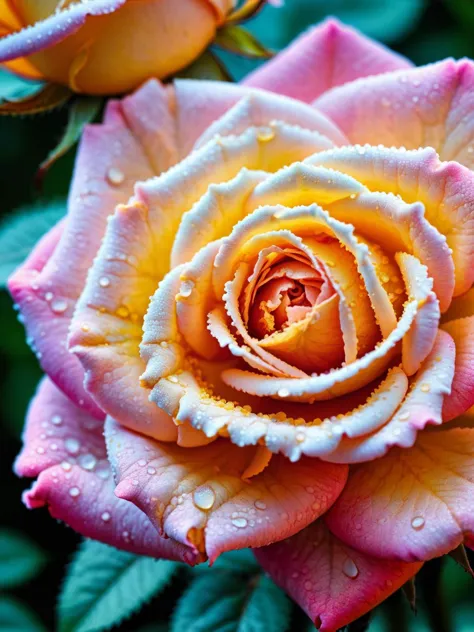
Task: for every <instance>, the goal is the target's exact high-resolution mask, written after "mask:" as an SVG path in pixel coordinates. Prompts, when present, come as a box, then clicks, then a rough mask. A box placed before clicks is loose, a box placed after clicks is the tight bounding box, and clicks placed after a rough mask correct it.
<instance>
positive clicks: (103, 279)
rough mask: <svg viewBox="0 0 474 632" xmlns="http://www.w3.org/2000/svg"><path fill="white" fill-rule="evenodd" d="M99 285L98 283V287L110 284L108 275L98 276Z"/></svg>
mask: <svg viewBox="0 0 474 632" xmlns="http://www.w3.org/2000/svg"><path fill="white" fill-rule="evenodd" d="M99 285H100V287H109V285H110V279H109V277H106V276H103V277H100V279H99Z"/></svg>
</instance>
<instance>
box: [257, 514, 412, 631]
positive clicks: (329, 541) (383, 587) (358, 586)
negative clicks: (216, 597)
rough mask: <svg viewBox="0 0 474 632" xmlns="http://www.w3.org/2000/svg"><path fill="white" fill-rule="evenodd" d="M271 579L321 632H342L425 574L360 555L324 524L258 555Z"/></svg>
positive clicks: (313, 526)
mask: <svg viewBox="0 0 474 632" xmlns="http://www.w3.org/2000/svg"><path fill="white" fill-rule="evenodd" d="M255 555H256V557H257V560H258V561H259V562H260V564H261V565H262V566H263V568H264V570H265V571H266V572H267V573H269V574H270V576H271V578H272V579H273V580H274V581H275V582H276V583H277V584H278V585H279V586H281V587H282V588H283V590H285V591H286V592H287V593H288V594H289V595H290V597H292V599H294V600H295V601H296V602H297V603H298V604H299V605H300V606H301V608H303V610H304V611H305V612H306V614H307V615H308V616H309V617H310V618H311V619H312V621H313V622H314V624H315V625H316V627H317V628H318V629H319V630H320V632H336V630H339V629H340V628H343V627H344V626H345V625H347V624H348V623H351V622H352V621H354V620H355V619H357V618H358V617H361V616H362V615H363V614H365V613H366V612H369V611H370V610H372V608H374V607H375V606H377V605H378V604H379V603H381V602H382V601H384V599H386V598H387V597H388V596H389V595H391V594H392V593H394V592H395V591H396V590H397V589H398V588H400V587H401V586H402V585H403V584H404V583H405V582H407V581H408V580H409V579H410V578H411V577H413V576H414V575H415V574H416V573H417V572H418V570H419V569H420V568H421V564H416V563H412V564H405V563H403V562H395V561H391V560H380V559H376V558H373V557H369V556H368V555H365V554H364V553H361V552H360V551H356V550H354V549H352V548H350V547H349V546H347V545H346V544H344V543H343V542H341V541H340V540H338V539H337V538H336V537H335V536H334V535H333V534H332V533H330V532H329V530H328V529H327V527H326V526H325V524H324V522H323V521H322V520H319V521H318V522H315V523H314V524H312V525H310V526H309V527H307V528H306V529H304V530H303V531H300V533H298V534H297V535H295V536H293V537H292V538H289V539H287V540H284V541H283V542H277V543H276V544H272V545H270V546H266V547H264V548H261V549H257V550H256V551H255Z"/></svg>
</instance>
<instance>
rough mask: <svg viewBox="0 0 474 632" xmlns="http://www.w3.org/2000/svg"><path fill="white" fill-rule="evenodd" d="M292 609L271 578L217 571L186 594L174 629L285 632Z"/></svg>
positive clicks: (195, 582)
mask: <svg viewBox="0 0 474 632" xmlns="http://www.w3.org/2000/svg"><path fill="white" fill-rule="evenodd" d="M290 613H291V604H290V602H289V600H288V599H287V597H286V596H285V594H284V593H283V592H282V591H281V590H280V589H279V588H277V586H275V584H274V583H273V582H272V581H271V580H270V579H269V578H267V577H264V576H262V575H254V576H253V577H251V578H250V579H249V578H248V577H245V576H244V575H239V574H235V573H233V572H231V571H229V572H227V571H226V572H224V571H219V572H218V571H214V572H210V573H206V574H204V575H202V576H200V577H198V578H196V579H195V580H194V581H193V582H192V583H191V585H190V586H189V588H188V589H187V590H186V592H185V593H184V594H183V596H182V597H181V599H180V600H179V602H178V605H177V607H176V610H175V612H174V614H173V618H172V622H171V632H183V631H184V630H185V631H186V632H209V631H210V630H212V631H213V632H285V630H287V629H288V625H289V619H290Z"/></svg>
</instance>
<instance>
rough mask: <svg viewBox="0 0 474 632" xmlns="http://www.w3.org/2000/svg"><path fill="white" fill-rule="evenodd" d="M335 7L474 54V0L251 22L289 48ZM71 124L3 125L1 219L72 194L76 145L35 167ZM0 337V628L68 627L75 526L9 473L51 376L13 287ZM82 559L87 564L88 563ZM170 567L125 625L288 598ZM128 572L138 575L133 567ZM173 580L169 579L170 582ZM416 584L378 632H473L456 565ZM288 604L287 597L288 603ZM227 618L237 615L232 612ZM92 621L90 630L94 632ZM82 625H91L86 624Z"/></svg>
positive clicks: (429, 54) (407, 40)
mask: <svg viewBox="0 0 474 632" xmlns="http://www.w3.org/2000/svg"><path fill="white" fill-rule="evenodd" d="M328 12H329V13H332V14H333V15H336V16H337V17H339V19H341V20H342V21H345V22H347V23H349V24H352V25H354V26H356V27H358V28H359V29H361V30H362V31H363V32H364V33H366V34H368V35H370V36H371V37H374V38H376V39H378V40H380V41H382V42H385V43H386V44H387V45H389V46H390V47H392V48H393V49H394V50H397V51H399V52H401V53H403V54H405V55H406V56H408V57H410V58H411V59H412V60H413V61H414V62H415V63H416V64H424V63H429V62H432V61H436V60H439V59H442V58H444V57H447V56H453V57H462V56H468V57H471V58H472V57H474V37H473V34H474V0H431V1H429V0H331V1H327V0H286V3H285V7H284V8H282V9H274V8H271V7H268V8H266V9H265V10H263V11H262V12H261V13H260V14H259V16H258V17H257V18H256V19H255V20H253V21H252V22H250V23H249V24H248V26H249V28H250V30H251V31H252V32H253V33H255V34H256V35H257V36H258V37H259V38H260V39H261V41H262V42H263V43H264V44H266V45H267V46H269V47H271V48H274V49H279V48H282V47H284V46H285V45H286V44H288V43H289V42H290V41H291V40H292V39H293V38H294V37H295V36H296V35H297V34H298V33H299V32H301V31H302V30H304V29H306V28H307V27H308V26H309V25H310V24H313V23H316V22H318V21H320V20H321V19H324V18H325V17H327V15H328ZM219 55H220V56H221V59H222V60H223V61H224V63H225V64H226V65H227V67H228V68H229V69H230V72H231V74H232V76H233V77H234V78H235V79H237V80H238V79H240V78H241V77H242V76H244V75H245V74H246V73H247V72H249V71H250V70H251V69H252V68H254V67H255V66H256V65H257V63H258V62H255V61H249V60H247V59H243V58H237V57H235V56H234V57H232V56H230V55H228V54H224V53H219ZM7 81H8V82H9V86H10V82H11V80H10V79H8V80H7V78H6V76H5V75H4V74H0V92H2V91H3V90H4V88H5V85H6V82H7ZM65 124H66V112H65V111H64V110H59V111H55V112H53V113H51V114H47V115H42V116H40V117H35V118H7V117H4V118H0V138H1V146H0V174H1V178H2V187H1V206H0V215H1V220H0V221H7V220H8V218H9V216H11V214H12V213H13V212H14V211H16V210H17V209H19V208H21V207H24V206H25V205H31V204H35V205H37V204H42V201H43V200H48V201H50V200H56V201H57V200H61V198H64V197H65V196H66V195H67V191H68V187H69V182H70V179H71V174H72V169H73V164H74V151H73V150H72V151H70V152H69V153H68V154H67V155H66V156H64V157H63V158H62V159H61V160H59V161H58V162H57V163H56V164H55V165H54V166H53V167H52V168H51V170H50V171H49V173H48V174H47V176H46V178H45V180H44V182H43V187H42V190H41V191H38V190H37V189H36V188H35V186H34V176H35V172H36V170H37V167H38V165H39V164H40V163H41V161H42V160H43V159H44V158H45V157H46V155H47V154H48V153H49V151H50V150H51V149H52V148H53V147H54V146H55V145H56V144H57V142H58V140H59V138H60V137H61V134H62V132H63V130H64V127H65ZM53 213H54V209H53ZM17 254H18V253H17ZM10 260H11V252H7V251H6V249H5V248H4V247H3V245H2V243H1V241H0V270H5V269H7V268H8V266H9V265H11V263H10ZM0 332H1V334H0V367H1V372H2V380H1V387H0V416H1V426H2V427H1V437H2V459H1V467H2V473H1V475H2V478H1V480H2V489H1V494H2V521H3V524H4V527H3V528H2V529H1V530H0V591H1V594H0V629H1V630H4V631H9V630H12V631H13V630H18V631H19V632H22V631H24V632H28V631H30V630H31V631H33V632H34V631H35V630H37V631H39V630H55V629H58V628H57V624H56V622H55V618H56V614H55V612H56V600H57V594H58V592H59V589H60V586H61V584H62V580H63V577H64V572H65V566H66V564H67V563H68V561H69V560H70V559H71V555H72V553H73V551H74V550H75V549H76V548H77V545H78V543H79V542H80V538H79V536H77V535H76V534H75V533H73V532H72V531H71V530H70V529H67V528H65V527H64V526H63V525H59V524H57V523H56V522H55V521H54V520H53V519H51V518H50V517H49V515H48V513H47V511H46V510H37V511H35V512H34V513H28V511H27V510H26V509H25V508H24V507H23V505H22V504H21V501H20V497H21V492H22V490H23V489H25V488H26V487H27V486H28V481H20V480H18V479H16V478H15V477H14V475H13V474H12V473H11V464H12V462H13V459H14V457H15V455H16V453H17V452H18V450H19V448H20V436H21V430H22V425H23V420H24V415H25V411H26V408H27V405H28V401H29V399H30V397H31V396H32V394H33V393H34V390H35V387H36V384H37V382H38V379H39V377H40V375H41V371H40V369H39V367H38V364H37V361H36V359H35V358H34V356H33V355H32V353H31V352H30V350H29V348H28V347H27V345H26V343H25V341H24V332H23V328H22V326H21V325H20V324H19V323H18V322H17V319H16V313H15V312H14V311H13V309H12V306H11V300H10V298H9V297H8V295H7V294H6V292H5V291H0ZM83 546H85V545H83ZM127 555H128V554H126V555H125V556H123V557H122V558H120V560H118V561H117V563H118V564H119V565H120V564H122V563H123V564H124V565H125V566H126V567H127V568H129V566H128V565H129V564H131V563H132V561H133V560H131V559H129V558H127ZM75 564H76V565H77V564H78V560H76V562H75ZM172 571H173V572H171V570H170V569H169V568H168V567H167V568H164V569H161V570H160V571H159V578H158V579H157V578H156V575H155V574H154V577H155V580H154V581H155V582H158V584H159V586H158V584H157V587H156V590H158V587H159V588H160V591H161V592H160V593H159V595H158V596H156V597H155V598H154V599H152V600H151V601H150V603H149V604H148V605H146V606H145V608H143V609H142V611H141V612H140V614H138V615H134V616H133V617H132V618H131V619H129V620H128V621H127V622H125V623H123V624H122V626H121V628H120V629H121V630H123V631H132V630H133V631H137V632H139V631H140V630H141V631H142V632H146V631H147V630H148V632H151V631H152V630H155V631H156V632H165V630H172V632H179V630H181V629H182V630H186V632H193V631H195V632H197V631H198V630H203V631H206V630H221V629H222V630H224V628H223V627H222V628H221V627H219V625H220V624H219V621H218V619H219V616H220V615H219V613H217V614H216V612H214V610H212V608H211V605H212V604H210V605H209V608H208V609H207V610H206V612H207V614H206V617H208V618H207V619H202V618H201V619H200V620H201V623H202V625H201V627H199V626H197V627H196V623H195V621H196V620H199V617H202V616H204V615H203V614H202V613H199V612H198V611H197V610H196V609H194V610H193V609H192V607H191V608H190V606H189V602H184V601H183V599H184V598H183V597H181V601H180V602H179V604H178V606H177V608H176V609H175V612H174V615H173V616H172V611H173V606H174V604H175V603H176V601H177V600H178V599H179V597H180V595H182V594H184V595H186V594H188V593H189V594H192V593H193V590H195V591H199V592H196V594H201V593H202V591H203V590H204V591H205V592H206V595H207V598H208V599H210V600H211V601H212V599H213V594H214V592H215V594H217V595H218V597H219V595H220V597H219V599H221V597H222V590H223V587H224V588H225V587H226V586H227V587H228V590H229V591H230V592H229V594H230V593H231V594H232V595H234V601H232V608H237V611H239V607H240V606H239V605H238V604H239V603H240V602H239V601H238V600H239V598H240V597H239V596H238V595H239V594H241V593H240V592H239V591H241V590H242V589H243V588H242V587H244V588H245V589H246V590H247V589H248V586H250V585H251V586H252V589H253V590H261V591H266V593H265V594H266V595H267V596H268V594H272V595H274V599H275V600H277V601H278V593H277V592H274V593H272V590H274V591H276V588H275V587H273V588H271V587H268V586H266V584H265V582H267V580H266V579H265V578H264V577H261V576H260V574H259V569H258V567H256V566H255V565H254V564H253V562H252V561H251V559H250V558H248V557H245V556H243V557H242V558H232V557H228V558H227V561H226V560H224V561H223V562H222V564H221V567H220V568H218V569H216V570H212V571H205V570H200V571H198V572H196V571H194V572H193V573H191V574H190V573H189V571H185V570H184V569H182V568H176V569H174V568H173V569H172ZM81 572H82V570H81ZM128 572H130V573H133V572H135V573H137V572H138V571H137V569H136V568H135V567H133V565H132V568H131V570H129V571H128ZM140 572H142V573H143V572H145V571H143V570H142V571H140ZM147 572H149V571H147ZM207 573H214V574H216V573H217V574H220V575H219V577H220V579H219V582H218V583H217V584H216V582H214V584H213V580H212V579H209V577H208V576H207V575H206V574H207ZM140 577H142V580H143V581H145V580H146V575H145V576H142V575H140ZM143 577H145V579H143ZM161 577H163V581H161V579H160V578H161ZM191 578H193V579H192V581H191ZM165 579H166V581H169V583H168V584H167V585H165V584H166V581H165ZM160 581H161V583H160ZM196 582H197V583H196ZM201 584H202V586H201ZM417 587H418V594H419V613H418V616H417V617H415V616H414V615H413V614H412V613H411V612H410V610H409V607H408V605H407V603H406V601H404V600H403V598H402V596H401V595H400V594H397V595H394V596H393V597H392V598H390V599H389V600H388V601H387V602H386V603H385V604H384V605H383V606H382V607H380V608H378V609H377V611H376V612H375V616H374V618H373V620H372V622H371V623H370V627H369V630H370V631H371V632H384V631H387V632H388V631H390V632H391V631H392V630H393V631H394V632H395V631H397V632H404V631H405V630H409V631H410V632H411V631H413V632H425V631H426V632H430V631H431V632H472V630H473V629H474V605H473V600H472V592H473V591H472V584H470V579H469V577H468V576H467V574H466V573H464V572H463V571H462V570H461V569H459V567H457V566H456V565H455V563H454V562H453V561H452V560H448V561H447V562H446V561H445V562H444V563H441V562H440V561H436V560H435V561H434V562H432V563H430V564H427V565H426V566H425V567H424V569H423V570H422V572H421V574H420V577H419V579H418V581H417ZM148 588H150V586H148ZM68 590H70V586H69V587H68V585H66V587H65V590H64V593H63V597H62V601H61V607H60V612H61V613H62V614H61V616H62V621H63V624H62V625H63V628H62V629H64V630H66V629H67V630H79V629H88V630H89V629H90V630H92V629H94V630H100V629H104V628H103V627H101V624H100V621H101V619H100V616H99V615H97V608H99V613H100V612H101V611H100V608H101V607H102V608H104V605H103V603H101V602H100V600H99V602H98V606H97V603H96V606H94V607H96V610H93V611H91V610H89V613H88V615H87V616H88V617H89V618H88V619H87V617H86V615H84V617H83V618H82V619H81V620H82V623H81V624H78V623H77V621H76V623H74V621H75V620H74V616H76V615H77V613H76V615H71V613H70V610H69V611H68V607H70V603H69V604H68V602H67V599H68ZM156 590H155V592H156ZM213 591H214V592H213ZM219 591H221V592H219ZM268 591H269V592H268ZM282 599H283V597H281V599H280V601H281V600H282ZM235 600H237V601H235ZM260 602H265V599H258V600H255V602H252V601H251V600H250V601H249V603H250V604H253V605H252V607H254V608H256V610H255V613H254V616H255V617H256V618H257V619H258V618H262V617H265V612H264V611H258V607H257V606H258V604H259V603H260ZM206 603H207V602H206ZM226 603H227V602H226ZM229 603H230V602H229ZM236 604H237V605H236ZM86 606H87V604H86ZM106 606H107V603H106ZM89 607H90V606H89ZM212 607H214V606H212ZM249 607H250V606H249ZM229 608H230V606H229ZM285 608H286V606H285V604H284V603H283V601H282V602H281V603H280V606H279V614H280V618H281V619H282V620H284V619H285V616H287V615H286V614H285ZM86 609H87V608H86ZM105 610H107V608H105ZM211 611H212V612H213V613H214V614H213V615H212V616H214V617H217V619H212V618H209V617H210V616H211V615H210V614H209V612H211ZM65 613H66V614H65ZM68 613H69V614H68ZM71 616H72V619H71ZM81 616H82V615H81ZM226 616H230V615H228V613H227V614H226ZM232 616H234V615H232ZM235 616H237V615H235ZM68 617H69V619H68ZM94 617H96V618H95V619H94ZM97 617H99V618H97ZM211 619H212V620H211ZM64 621H66V623H65V622H64ZM71 621H72V623H71ZM84 621H86V623H87V622H89V623H87V625H85V624H84ZM91 621H92V623H90V622H91ZM98 621H99V623H98ZM216 621H217V623H216ZM275 621H276V620H275ZM94 622H95V623H94ZM166 622H168V623H166ZM109 623H110V622H109ZM81 625H82V626H84V625H85V627H80V626H81ZM238 625H239V626H240V627H233V628H230V627H229V628H227V627H226V628H225V629H228V630H230V629H235V630H237V629H239V630H245V629H247V628H245V627H242V625H243V624H242V625H241V624H238ZM91 626H92V627H91ZM94 626H95V627H94ZM206 626H207V627H206ZM236 626H237V624H236ZM357 626H358V627H357ZM364 626H365V623H364V622H359V623H358V624H355V625H354V626H352V629H353V630H362V629H364ZM260 629H261V630H265V629H268V630H270V628H265V627H261V628H260V627H258V628H257V627H255V628H253V627H251V628H248V630H254V631H255V632H257V630H260ZM292 629H293V630H295V631H296V630H297V631H300V630H306V629H308V630H309V627H307V620H306V619H305V617H304V616H303V615H302V614H301V613H296V614H295V612H294V613H293V618H292ZM275 630H278V628H275ZM281 630H283V628H281ZM270 632H271V630H270Z"/></svg>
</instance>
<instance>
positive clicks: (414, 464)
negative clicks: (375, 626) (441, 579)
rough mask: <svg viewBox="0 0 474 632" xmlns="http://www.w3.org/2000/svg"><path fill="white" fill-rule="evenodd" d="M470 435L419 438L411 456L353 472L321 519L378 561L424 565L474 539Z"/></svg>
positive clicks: (398, 455) (401, 454) (405, 453)
mask: <svg viewBox="0 0 474 632" xmlns="http://www.w3.org/2000/svg"><path fill="white" fill-rule="evenodd" d="M473 457H474V430H472V429H467V428H464V429H459V428H457V429H453V430H446V431H440V432H424V433H421V434H420V435H419V437H418V439H417V442H416V444H415V445H414V446H413V447H412V448H410V449H408V450H407V449H405V450H402V449H399V448H393V449H392V450H391V451H390V452H389V453H388V454H387V455H386V456H385V457H384V458H383V459H379V460H377V461H371V462H369V463H364V464H363V465H361V466H359V467H358V468H357V469H354V470H352V472H351V475H350V477H349V480H348V483H347V486H346V487H345V489H344V492H343V493H342V495H341V496H340V498H339V500H338V501H337V503H336V504H335V506H334V507H333V508H332V509H331V511H330V512H329V514H328V516H327V523H328V526H329V528H330V529H331V531H332V532H333V533H334V534H335V535H336V536H337V537H339V538H341V539H342V540H343V541H344V542H346V543H348V544H349V545H350V546H353V547H355V548H356V549H358V550H361V551H363V552H364V553H367V554H369V555H375V556H376V557H381V558H389V559H400V560H405V561H409V562H411V561H415V560H428V559H431V558H433V557H438V556H439V555H443V554H445V553H448V552H449V551H451V550H452V549H454V548H456V547H457V546H458V545H459V544H461V543H462V541H463V539H464V537H465V536H469V535H470V536H471V537H472V533H473V532H474V512H473V503H472V498H473V494H474V458H473Z"/></svg>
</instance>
